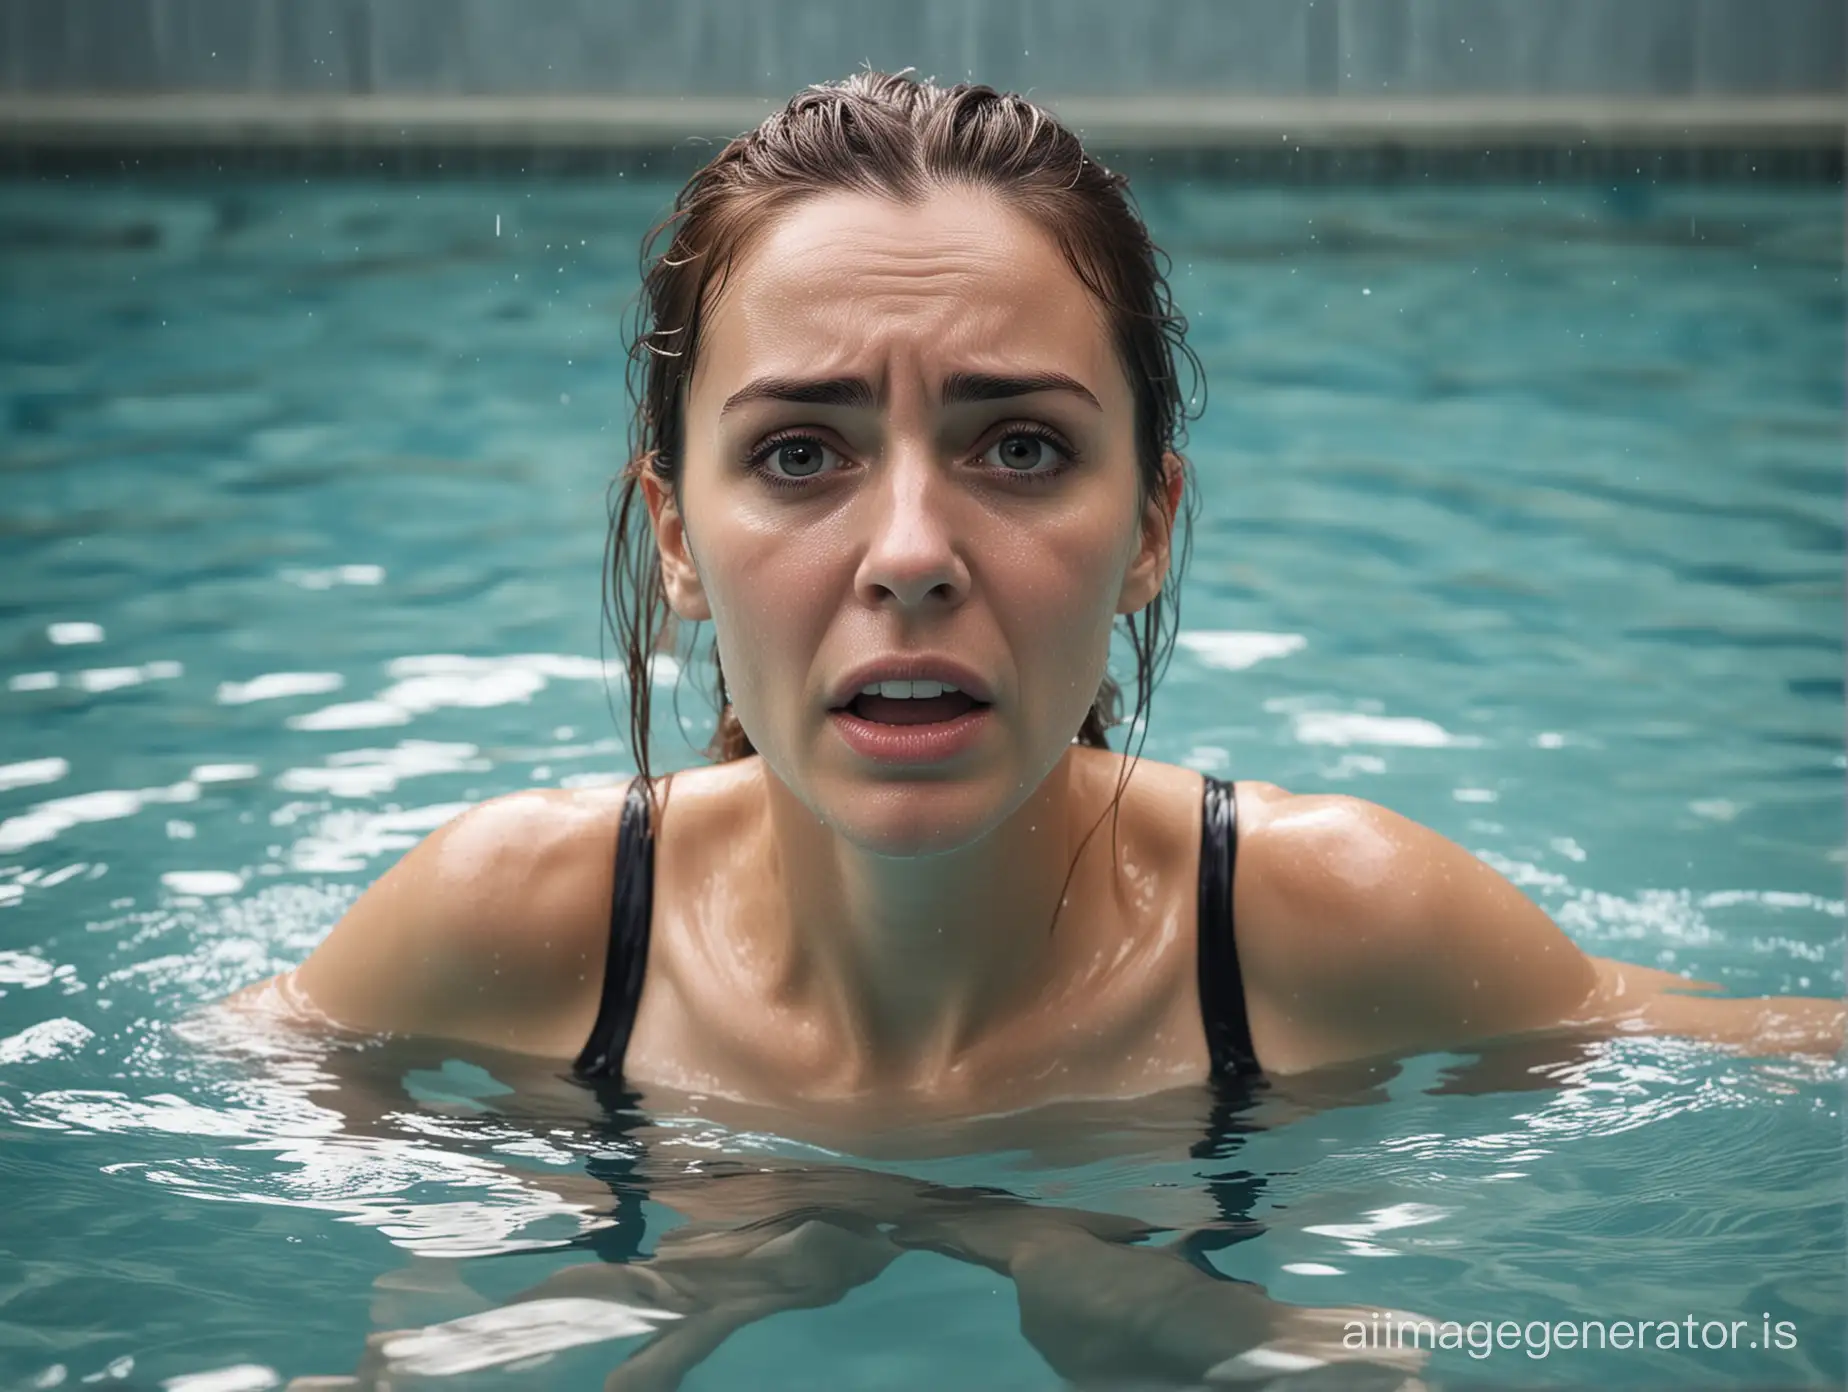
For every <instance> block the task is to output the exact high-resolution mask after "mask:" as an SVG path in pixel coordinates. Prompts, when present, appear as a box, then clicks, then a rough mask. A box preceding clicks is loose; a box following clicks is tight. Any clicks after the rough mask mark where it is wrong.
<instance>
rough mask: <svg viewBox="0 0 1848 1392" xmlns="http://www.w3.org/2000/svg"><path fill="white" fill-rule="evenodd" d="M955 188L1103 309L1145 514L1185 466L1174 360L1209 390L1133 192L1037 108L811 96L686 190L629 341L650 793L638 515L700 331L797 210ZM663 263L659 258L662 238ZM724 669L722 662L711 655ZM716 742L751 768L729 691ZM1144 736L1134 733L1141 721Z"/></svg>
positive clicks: (922, 89)
mask: <svg viewBox="0 0 1848 1392" xmlns="http://www.w3.org/2000/svg"><path fill="white" fill-rule="evenodd" d="M956 184H964V185H973V186H975V187H978V188H982V189H986V190H991V191H992V192H994V193H996V194H998V195H999V196H1000V197H1002V198H1003V199H1005V200H1006V202H1007V203H1008V204H1009V205H1010V206H1012V207H1014V208H1016V209H1018V210H1020V211H1021V212H1022V213H1024V214H1026V215H1027V216H1028V217H1030V218H1031V219H1032V220H1033V221H1034V222H1035V223H1036V224H1038V226H1039V227H1040V228H1041V229H1042V230H1044V231H1045V232H1047V233H1048V234H1050V235H1051V236H1052V237H1053V238H1054V240H1055V241H1056V242H1057V244H1058V246H1059V248H1060V250H1061V251H1062V252H1063V253H1064V254H1065V257H1066V259H1067V260H1068V261H1069V262H1070V264H1071V266H1072V268H1073V270H1074V271H1076V272H1077V274H1078V277H1079V279H1080V280H1081V281H1082V282H1083V283H1084V284H1085V286H1086V287H1087V288H1088V289H1089V290H1090V291H1091V293H1092V294H1094V295H1095V296H1096V297H1097V299H1098V302H1099V303H1100V304H1101V305H1102V306H1103V307H1104V310H1105V313H1106V316H1107V319H1108V321H1109V323H1110V326H1111V330H1112V332H1113V335H1114V337H1115V339H1116V348H1117V352H1118V355H1119V357H1120V358H1121V360H1122V363H1123V367H1124V370H1125V372H1126V374H1127V375H1128V378H1129V381H1130V386H1131V388H1132V391H1133V392H1134V396H1135V408H1136V421H1135V438H1136V463H1137V474H1138V478H1139V481H1140V484H1141V494H1142V496H1143V498H1145V499H1146V498H1148V497H1150V496H1152V495H1155V494H1157V492H1158V491H1159V490H1160V488H1161V487H1162V484H1163V481H1164V474H1165V465H1164V457H1165V456H1166V455H1167V454H1169V453H1171V452H1173V453H1174V454H1175V456H1176V458H1179V454H1178V449H1179V446H1180V444H1181V442H1182V439H1183V435H1184V430H1185V425H1186V422H1187V420H1188V419H1190V418H1191V417H1192V416H1193V415H1195V414H1197V409H1195V410H1190V409H1189V407H1190V405H1193V399H1192V397H1191V396H1183V394H1182V391H1181V384H1180V381H1179V379H1178V377H1177V375H1176V360H1177V359H1179V360H1181V361H1183V362H1185V363H1186V364H1187V365H1188V366H1189V367H1190V368H1191V369H1192V374H1193V379H1194V382H1195V383H1196V384H1199V383H1200V382H1201V380H1202V379H1201V374H1200V364H1199V360H1198V359H1197V358H1195V357H1194V355H1193V352H1192V350H1191V349H1189V348H1188V347H1187V344H1186V341H1185V333H1186V328H1187V324H1186V320H1184V319H1183V318H1182V317H1181V315H1180V314H1179V313H1177V312H1176V311H1175V308H1174V303H1173V299H1172V297H1171V295H1170V293H1169V290H1168V283H1167V278H1166V276H1165V274H1164V270H1163V263H1164V261H1165V258H1164V257H1163V256H1162V255H1161V253H1160V252H1159V251H1158V250H1157V248H1156V247H1155V245H1154V243H1153V242H1151V241H1150V240H1149V234H1148V230H1147V228H1145V227H1144V226H1143V224H1142V219H1141V217H1140V215H1139V214H1138V213H1137V211H1136V208H1135V205H1134V202H1133V201H1132V199H1131V197H1130V194H1129V184H1128V180H1126V179H1125V178H1124V177H1123V176H1122V175H1120V174H1115V173H1112V172H1111V171H1110V170H1108V169H1106V168H1104V167H1103V166H1102V165H1101V164H1099V163H1098V162H1097V161H1096V160H1094V159H1092V158H1091V157H1090V156H1088V155H1087V154H1085V152H1084V148H1083V146H1082V145H1080V143H1079V141H1078V137H1077V136H1075V135H1074V134H1072V132H1071V131H1069V130H1067V129H1066V128H1065V127H1064V126H1062V125H1060V124H1059V123H1058V122H1057V121H1056V120H1054V119H1053V117H1052V116H1051V115H1049V114H1048V113H1047V112H1046V111H1044V110H1042V109H1041V108H1040V107H1037V106H1035V105H1033V103H1031V102H1029V101H1028V100H1027V99H1026V98H1024V97H1021V96H1016V95H1014V94H1012V93H1002V92H996V91H995V90H994V89H992V88H989V87H983V86H978V85H974V84H970V83H959V84H957V85H956V86H954V87H938V86H936V85H935V84H934V83H931V82H924V81H919V80H917V79H915V78H913V77H911V76H909V75H906V74H897V75H894V74H890V73H879V72H862V73H856V74H855V75H854V76H852V77H850V78H848V79H846V80H845V81H844V82H838V83H828V84H826V85H822V86H816V87H810V88H808V89H807V90H806V91H803V92H800V93H798V94H797V95H796V96H795V97H794V98H793V99H792V100H791V101H790V103H789V105H788V106H786V107H784V108H783V109H782V110H781V111H778V112H776V113H774V114H773V115H771V116H770V117H769V118H768V119H766V120H765V121H764V123H763V124H762V125H760V126H758V127H757V129H756V130H754V131H751V132H750V133H749V134H747V135H742V136H739V137H738V138H737V139H735V140H733V141H732V142H731V143H729V144H728V145H726V147H725V148H724V149H723V150H721V151H720V152H719V153H718V155H717V156H716V157H715V158H714V159H712V160H711V161H710V162H709V163H708V164H706V165H705V166H704V167H703V168H702V169H700V170H699V172H698V173H696V174H694V176H693V177H692V178H691V179H690V180H689V181H688V182H687V185H686V187H685V188H683V189H682V190H681V191H680V194H679V196H678V197H677V198H676V199H675V200H674V210H673V212H672V214H670V215H669V216H668V218H667V219H666V220H665V221H663V222H662V223H660V224H659V225H658V226H656V227H655V228H654V230H653V231H652V232H650V233H649V235H648V237H647V239H646V240H645V241H644V242H643V245H642V288H641V294H640V297H639V299H638V302H637V305H636V320H635V325H634V329H633V332H632V335H631V340H630V351H629V374H630V376H629V385H630V391H631V394H632V395H633V396H634V398H635V413H634V417H633V420H632V425H631V439H630V451H629V462H628V465H627V467H625V468H624V469H623V471H622V473H621V475H620V476H618V478H617V480H616V482H615V484H614V485H613V487H612V492H611V500H610V535H609V542H608V547H607V556H606V561H607V567H606V568H607V573H608V580H609V592H608V594H607V595H606V597H605V606H604V609H605V618H606V620H607V621H608V623H609V626H610V629H611V631H612V633H613V635H614V637H615V639H616V641H617V643H618V644H619V645H620V646H621V647H622V650H623V656H624V665H625V667H626V669H627V673H628V681H629V735H630V741H631V744H632V747H633V749H634V753H635V761H636V766H637V768H638V769H639V770H640V772H641V775H642V777H643V778H644V779H649V778H650V777H651V772H650V768H649V753H648V735H649V720H650V708H651V704H652V702H651V694H652V687H651V676H650V659H651V657H652V655H653V654H654V653H655V652H657V651H660V650H662V649H663V648H664V647H665V646H666V645H667V644H668V643H669V642H670V641H671V634H672V632H673V624H672V616H671V613H670V611H669V609H668V606H667V598H666V594H665V592H664V591H663V588H662V583H661V568H660V557H659V554H658V552H657V551H656V549H655V545H654V540H653V537H652V535H651V534H650V532H649V528H648V522H647V513H646V509H645V508H643V507H640V506H638V499H639V496H640V494H641V479H642V476H643V473H644V471H647V472H651V473H653V474H654V476H655V477H656V478H658V479H661V480H662V481H663V482H666V483H668V484H669V485H670V486H672V487H674V488H676V489H677V488H678V486H679V479H680V468H681V463H682V460H681V442H682V440H683V438H684V433H683V422H682V419H681V412H682V409H683V407H684V403H685V399H686V392H687V388H688V384H689V381H690V378H691V376H692V372H693V363H694V356H695V354H696V353H697V352H698V351H699V342H700V325H701V316H702V314H703V313H704V312H705V311H706V310H707V308H708V307H709V305H710V302H711V297H712V295H713V293H714V291H715V290H716V289H717V287H719V286H720V285H721V284H722V283H723V280H724V277H725V275H726V274H727V272H728V270H729V268H730V267H731V265H732V263H733V262H734V261H735V260H736V259H737V258H738V256H739V255H740V253H741V252H742V251H743V250H744V249H745V247H746V245H747V243H748V240H749V238H750V236H751V234H752V232H753V231H754V230H756V229H761V228H762V227H763V226H764V225H765V224H766V222H767V221H769V220H770V219H771V218H773V217H774V216H776V215H777V214H778V213H779V212H782V211H784V210H786V209H787V208H789V207H790V206H791V205H792V204H794V203H797V202H799V201H800V200H802V199H806V198H811V197H815V196H818V195H821V194H827V193H836V192H849V193H865V194H874V195H878V196H880V197H885V198H890V199H893V200H895V201H898V202H901V203H911V202H916V201H918V200H920V199H922V198H924V197H926V196H928V194H929V193H930V192H931V191H933V190H934V189H938V188H942V187H945V186H951V185H956ZM667 234H671V235H670V236H669V240H668V245H667V249H666V251H664V252H661V253H659V254H656V247H657V246H658V245H659V242H660V240H661V238H662V236H663V235H667ZM1186 498H1187V500H1188V507H1187V509H1186V510H1185V511H1184V512H1183V514H1182V517H1181V519H1180V521H1181V523H1182V536H1181V543H1180V546H1179V548H1178V549H1177V550H1176V551H1175V553H1174V558H1173V562H1172V569H1173V572H1174V573H1175V574H1176V575H1177V576H1178V573H1179V571H1180V570H1181V569H1183V568H1184V567H1185V565H1186V557H1187V549H1188V541H1189V535H1188V533H1189V528H1188V527H1187V523H1189V522H1190V521H1191V507H1192V490H1191V489H1189V490H1187V492H1186ZM1170 588H1171V587H1170V586H1168V585H1164V586H1163V589H1162V592H1161V593H1160V594H1158V595H1157V596H1156V597H1155V599H1154V600H1153V601H1151V602H1150V603H1149V604H1148V605H1147V606H1146V607H1145V608H1144V609H1143V610H1142V611H1141V612H1140V613H1138V614H1134V615H1130V616H1128V617H1127V618H1126V619H1125V621H1124V626H1125V628H1126V630H1127V633H1128V637H1129V640H1130V643H1131V645H1132V647H1133V648H1134V650H1135V654H1136V701H1135V715H1137V716H1139V715H1141V714H1143V713H1144V712H1146V711H1147V709H1148V705H1149V701H1150V699H1151V697H1152V695H1153V693H1154V687H1155V682H1156V680H1157V679H1158V677H1159V676H1160V672H1161V669H1162V668H1163V667H1164V666H1165V665H1166V662H1167V659H1168V657H1169V656H1170V654H1171V652H1172V650H1173V646H1174V633H1175V628H1176V624H1177V619H1178V611H1177V608H1176V605H1175V601H1174V599H1173V598H1172V596H1171V593H1170ZM714 667H715V670H716V669H717V654H716V652H715V653H714ZM717 699H718V706H719V726H718V731H717V733H716V734H715V735H714V736H713V741H712V745H711V747H710V749H709V751H708V752H709V753H710V754H711V755H712V756H713V757H714V758H716V759H719V760H727V759H740V758H744V757H745V756H747V755H749V754H751V753H753V752H754V751H753V750H752V747H751V742H750V738H749V737H748V736H747V735H746V734H745V732H744V727H743V726H742V725H741V724H740V723H739V721H738V718H737V716H736V715H735V714H734V713H733V711H732V708H731V703H730V700H729V698H728V696H727V693H726V689H725V675H724V673H723V672H722V671H719V672H718V673H717ZM1120 699H1121V693H1120V692H1119V690H1118V688H1117V684H1116V682H1115V681H1114V680H1113V679H1111V678H1110V677H1108V676H1106V677H1105V679H1104V683H1103V686H1102V688H1101V689H1100V690H1099V691H1098V694H1097V699H1096V701H1095V702H1094V703H1093V704H1092V707H1091V709H1090V711H1089V713H1088V714H1087V715H1086V716H1085V719H1084V723H1083V725H1082V726H1081V727H1080V729H1079V730H1078V731H1077V732H1076V738H1077V739H1078V740H1079V742H1081V743H1083V744H1088V745H1092V746H1095V747H1098V748H1108V747H1109V745H1108V741H1107V739H1106V731H1107V730H1108V729H1109V728H1110V726H1112V725H1114V724H1116V723H1117V720H1118V705H1119V702H1120ZM1132 718H1133V717H1132Z"/></svg>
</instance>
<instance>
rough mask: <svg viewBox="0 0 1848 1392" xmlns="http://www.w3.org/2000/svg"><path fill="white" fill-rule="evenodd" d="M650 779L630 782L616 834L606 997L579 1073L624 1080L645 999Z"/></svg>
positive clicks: (650, 904)
mask: <svg viewBox="0 0 1848 1392" xmlns="http://www.w3.org/2000/svg"><path fill="white" fill-rule="evenodd" d="M651 811H652V808H651V801H650V798H649V793H648V782H647V780H646V779H643V778H637V779H635V780H634V781H633V782H631V783H630V784H629V795H628V796H627V797H626V798H624V799H623V804H622V827H621V829H620V830H619V831H618V832H617V833H616V891H615V893H614V894H613V895H611V896H610V946H609V957H608V960H607V962H606V963H605V965H604V968H603V1001H602V1004H601V1005H599V1006H598V1008H597V1023H596V1024H595V1025H594V1026H592V1027H591V1031H590V1042H589V1043H587V1044H586V1045H585V1046H584V1051H583V1052H582V1053H580V1054H579V1055H578V1057H577V1062H576V1063H575V1064H573V1065H572V1067H573V1069H574V1070H575V1071H576V1072H577V1073H578V1075H579V1076H580V1077H585V1078H620V1077H621V1076H622V1059H623V1055H624V1054H625V1053H626V1052H628V1048H629V1032H630V1031H631V1030H632V1029H634V1028H635V1011H636V1007H637V1006H639V1005H640V1004H641V1000H642V975H643V973H644V972H645V971H646V970H647V968H648V924H649V920H650V919H651V918H652V917H653V915H654V829H653V827H652V826H651V825H650V816H651Z"/></svg>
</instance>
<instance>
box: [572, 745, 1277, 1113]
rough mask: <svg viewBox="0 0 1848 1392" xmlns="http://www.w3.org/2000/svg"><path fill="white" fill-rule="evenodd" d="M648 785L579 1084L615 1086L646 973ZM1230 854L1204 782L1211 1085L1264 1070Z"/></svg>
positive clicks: (1228, 793)
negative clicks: (1249, 1002)
mask: <svg viewBox="0 0 1848 1392" xmlns="http://www.w3.org/2000/svg"><path fill="white" fill-rule="evenodd" d="M651 805H652V804H651V802H650V798H649V793H648V786H647V784H646V783H645V782H644V781H643V780H642V779H640V778H637V779H636V780H635V781H634V782H633V783H631V784H630V785H629V795H628V797H627V798H625V799H624V801H623V805H622V826H621V829H620V830H619V831H618V832H617V835H616V890H615V893H614V894H613V895H612V896H611V902H610V942H609V956H608V960H607V964H606V966H605V967H604V972H603V999H602V1003H601V1004H600V1005H599V1007H598V1009H597V1023H596V1025H595V1026H594V1027H593V1028H592V1029H591V1032H590V1041H589V1042H588V1043H587V1044H585V1046H584V1050H583V1052H582V1053H580V1054H579V1055H578V1058H577V1062H576V1064H575V1065H573V1067H574V1070H575V1071H576V1072H577V1074H578V1075H579V1076H580V1077H584V1078H618V1079H619V1078H621V1076H622V1060H623V1055H624V1053H625V1052H626V1051H627V1050H628V1047H629V1033H630V1031H631V1030H633V1029H634V1027H635V1011H636V1007H637V1006H638V1005H639V1004H640V1003H641V999H642V977H643V974H644V972H646V970H647V967H648V927H649V920H650V918H651V917H652V916H653V912H654V850H655V846H654V832H653V828H652V826H651V823H650V816H651ZM1237 854H1238V805H1237V801H1236V799H1235V798H1234V796H1233V790H1232V785H1231V784H1230V783H1228V782H1225V781H1224V780H1222V779H1218V778H1213V777H1210V776H1209V777H1208V778H1207V779H1206V791H1205V794H1204V801H1203V804H1202V806H1201V810H1200V903H1199V982H1200V1015H1201V1019H1202V1022H1203V1023H1204V1025H1205V1026H1206V1046H1207V1054H1208V1057H1209V1058H1210V1059H1211V1062H1212V1072H1213V1077H1214V1078H1215V1079H1220V1080H1223V1079H1227V1078H1239V1077H1250V1076H1253V1075H1255V1074H1258V1073H1260V1072H1262V1071H1263V1070H1262V1069H1260V1067H1259V1066H1258V1060H1257V1055H1256V1053H1255V1052H1254V1050H1253V1048H1252V1044H1251V1022H1250V1020H1249V1019H1248V1018H1247V1017H1246V1014H1245V981H1244V976H1243V974H1242V973H1241V972H1240V971H1239V965H1238V941H1237V939H1236V938H1235V937H1234V935H1233V932H1232V872H1233V868H1234V864H1235V862H1236V858H1237Z"/></svg>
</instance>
